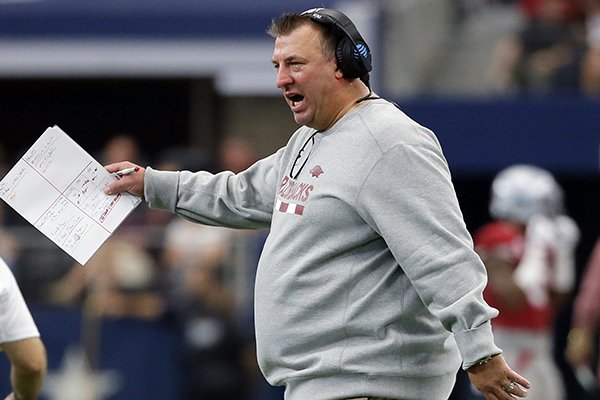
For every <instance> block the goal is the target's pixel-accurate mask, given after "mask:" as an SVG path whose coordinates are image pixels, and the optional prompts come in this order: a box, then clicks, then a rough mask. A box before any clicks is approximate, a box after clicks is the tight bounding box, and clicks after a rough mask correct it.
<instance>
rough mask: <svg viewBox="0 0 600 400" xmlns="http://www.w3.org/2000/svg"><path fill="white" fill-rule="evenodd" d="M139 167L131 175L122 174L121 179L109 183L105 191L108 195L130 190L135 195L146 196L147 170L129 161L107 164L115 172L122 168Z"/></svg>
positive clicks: (107, 168) (110, 170)
mask: <svg viewBox="0 0 600 400" xmlns="http://www.w3.org/2000/svg"><path fill="white" fill-rule="evenodd" d="M132 167H137V168H139V169H138V170H136V171H135V172H133V173H131V174H129V175H123V176H120V177H119V179H117V180H115V181H114V182H111V183H109V184H108V185H107V186H106V187H105V188H104V193H105V194H107V195H114V194H117V193H122V192H128V193H131V194H132V195H134V196H138V197H143V196H144V174H145V172H146V170H145V169H144V168H142V167H140V166H138V165H135V164H133V163H131V162H129V161H123V162H118V163H114V164H109V165H106V166H105V168H106V170H107V171H108V172H110V173H115V172H117V171H120V170H122V169H126V168H132Z"/></svg>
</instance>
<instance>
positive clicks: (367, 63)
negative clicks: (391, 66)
mask: <svg viewBox="0 0 600 400" xmlns="http://www.w3.org/2000/svg"><path fill="white" fill-rule="evenodd" d="M300 15H305V16H307V17H308V18H310V19H311V20H312V21H314V22H316V23H318V24H321V25H333V26H335V27H337V28H338V29H340V30H341V31H342V32H343V33H344V37H342V38H341V39H340V40H339V41H338V43H337V44H336V48H335V59H336V62H337V66H338V68H339V69H341V70H342V73H343V74H344V76H345V77H346V78H348V79H354V78H360V79H361V80H362V81H363V82H364V83H365V84H366V85H367V86H369V72H370V71H371V70H372V69H373V68H372V66H371V50H370V49H369V46H368V45H367V42H365V40H364V39H363V38H362V36H361V35H360V33H359V32H358V29H356V26H354V24H353V23H352V21H350V18H348V17H347V16H346V15H344V14H343V13H342V12H340V11H337V10H332V9H328V8H311V9H310V10H306V11H304V12H303V13H301V14H300Z"/></svg>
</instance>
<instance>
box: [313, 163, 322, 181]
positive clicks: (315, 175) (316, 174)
mask: <svg viewBox="0 0 600 400" xmlns="http://www.w3.org/2000/svg"><path fill="white" fill-rule="evenodd" d="M322 173H323V168H321V166H320V165H317V166H316V167H314V168H313V169H311V170H310V175H311V176H312V177H313V178H318V177H319V176H321V174H322Z"/></svg>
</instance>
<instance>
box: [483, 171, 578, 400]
mask: <svg viewBox="0 0 600 400" xmlns="http://www.w3.org/2000/svg"><path fill="white" fill-rule="evenodd" d="M562 200H563V199H562V189H561V187H560V186H559V185H558V183H557V182H556V180H555V179H554V177H553V176H552V174H550V173H549V172H548V171H546V170H544V169H541V168H538V167H535V166H532V165H513V166H510V167H508V168H506V169H504V170H502V171H501V172H500V173H499V174H498V175H497V176H496V178H495V179H494V181H493V183H492V190H491V202H490V214H491V215H492V217H493V218H494V220H493V221H491V222H489V223H487V224H485V225H484V226H482V227H481V228H480V229H478V231H477V232H476V233H475V249H476V250H477V251H478V252H479V254H480V256H481V258H482V259H483V261H484V263H485V265H486V267H487V270H488V276H489V284H488V286H487V288H486V290H485V299H486V300H487V301H488V302H489V304H490V305H492V306H493V307H495V308H497V309H498V310H500V316H499V317H498V318H497V319H496V320H495V321H494V329H493V331H494V337H495V339H496V343H497V344H498V345H499V346H500V347H501V348H502V349H503V350H504V353H503V354H504V357H505V359H506V360H507V361H508V362H509V363H510V365H512V366H513V368H514V369H515V370H516V371H518V372H519V373H520V374H524V375H526V376H527V377H528V379H529V381H530V382H531V384H532V386H533V388H532V389H531V390H530V391H529V395H528V397H527V398H528V399H533V400H561V399H563V398H564V393H565V390H564V387H563V384H562V378H561V376H560V372H559V370H558V368H557V366H556V363H555V361H554V357H553V322H554V318H555V314H556V309H557V307H558V306H559V305H561V304H563V302H564V301H565V300H566V299H567V297H568V295H569V294H570V293H571V290H572V289H573V285H574V281H575V249H576V245H577V243H578V240H579V229H578V228H577V225H576V224H575V222H574V221H573V220H572V219H571V218H569V217H568V216H566V215H564V214H563V211H562V209H563V204H562V203H563V201H562Z"/></svg>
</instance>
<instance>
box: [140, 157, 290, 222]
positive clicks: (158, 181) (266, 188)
mask: <svg viewBox="0 0 600 400" xmlns="http://www.w3.org/2000/svg"><path fill="white" fill-rule="evenodd" d="M283 151H284V150H283V149H280V150H279V151H278V152H277V153H275V154H273V155H271V156H269V157H267V158H264V159H262V160H260V161H258V162H256V163H255V164H254V165H252V166H251V167H249V168H248V169H247V170H245V171H242V172H240V173H238V174H234V173H233V172H230V171H223V172H220V173H218V174H211V173H209V172H207V171H199V172H190V171H176V172H173V171H157V170H155V169H152V168H150V167H148V168H147V169H146V175H145V178H144V182H145V183H144V197H145V199H146V201H147V202H148V204H149V206H150V208H154V209H163V210H168V211H172V212H175V213H176V214H179V215H181V216H183V217H185V218H187V219H189V220H192V221H194V222H199V223H202V224H205V225H216V226H225V227H230V228H242V229H260V228H266V227H268V226H269V225H270V221H271V216H272V212H273V203H274V201H275V194H276V190H277V183H278V170H279V168H278V165H279V160H280V158H281V156H282V154H283Z"/></svg>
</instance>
